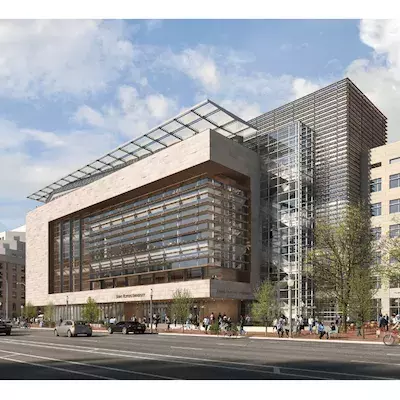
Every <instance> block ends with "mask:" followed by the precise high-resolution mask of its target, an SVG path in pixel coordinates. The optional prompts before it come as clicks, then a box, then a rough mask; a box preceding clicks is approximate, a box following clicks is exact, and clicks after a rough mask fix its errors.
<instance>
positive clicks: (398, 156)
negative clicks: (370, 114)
mask: <svg viewBox="0 0 400 400" xmlns="http://www.w3.org/2000/svg"><path fill="white" fill-rule="evenodd" d="M370 192H371V214H372V217H371V221H372V232H373V234H374V236H375V238H376V239H377V240H379V239H381V238H384V237H385V236H388V237H391V238H394V237H399V236H400V142H395V143H389V144H387V145H385V146H380V147H377V148H375V149H372V151H371V179H370ZM376 256H377V260H378V262H379V261H380V260H382V256H384V255H383V254H381V253H380V252H378V253H377V255H376ZM377 288H378V289H379V290H378V292H377V294H376V304H375V311H376V314H377V315H379V312H380V311H382V313H383V314H389V315H391V314H393V313H395V314H398V313H399V312H400V280H399V279H391V280H390V281H388V280H385V279H382V278H379V277H378V279H377Z"/></svg>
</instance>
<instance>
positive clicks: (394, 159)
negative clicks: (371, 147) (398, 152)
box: [389, 157, 400, 164]
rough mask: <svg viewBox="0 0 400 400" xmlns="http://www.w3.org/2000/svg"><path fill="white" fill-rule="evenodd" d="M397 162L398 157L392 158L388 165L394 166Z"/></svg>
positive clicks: (399, 158) (399, 160)
mask: <svg viewBox="0 0 400 400" xmlns="http://www.w3.org/2000/svg"><path fill="white" fill-rule="evenodd" d="M398 162H400V157H396V158H392V159H391V160H389V164H396V163H398Z"/></svg>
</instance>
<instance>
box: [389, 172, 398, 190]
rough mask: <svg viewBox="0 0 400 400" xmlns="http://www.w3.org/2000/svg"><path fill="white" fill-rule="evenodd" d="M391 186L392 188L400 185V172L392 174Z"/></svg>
mask: <svg viewBox="0 0 400 400" xmlns="http://www.w3.org/2000/svg"><path fill="white" fill-rule="evenodd" d="M389 187H390V189H394V188H397V187H400V174H394V175H390V179H389Z"/></svg>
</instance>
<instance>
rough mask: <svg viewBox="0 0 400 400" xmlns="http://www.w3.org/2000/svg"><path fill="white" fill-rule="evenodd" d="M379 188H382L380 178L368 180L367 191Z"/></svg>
mask: <svg viewBox="0 0 400 400" xmlns="http://www.w3.org/2000/svg"><path fill="white" fill-rule="evenodd" d="M399 175H400V174H399ZM392 176H393V175H392ZM381 190H382V178H376V179H372V180H371V181H370V182H369V191H370V192H371V193H375V192H380V191H381Z"/></svg>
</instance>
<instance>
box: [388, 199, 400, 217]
mask: <svg viewBox="0 0 400 400" xmlns="http://www.w3.org/2000/svg"><path fill="white" fill-rule="evenodd" d="M398 212H400V199H396V200H390V203H389V213H390V214H394V213H398Z"/></svg>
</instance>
